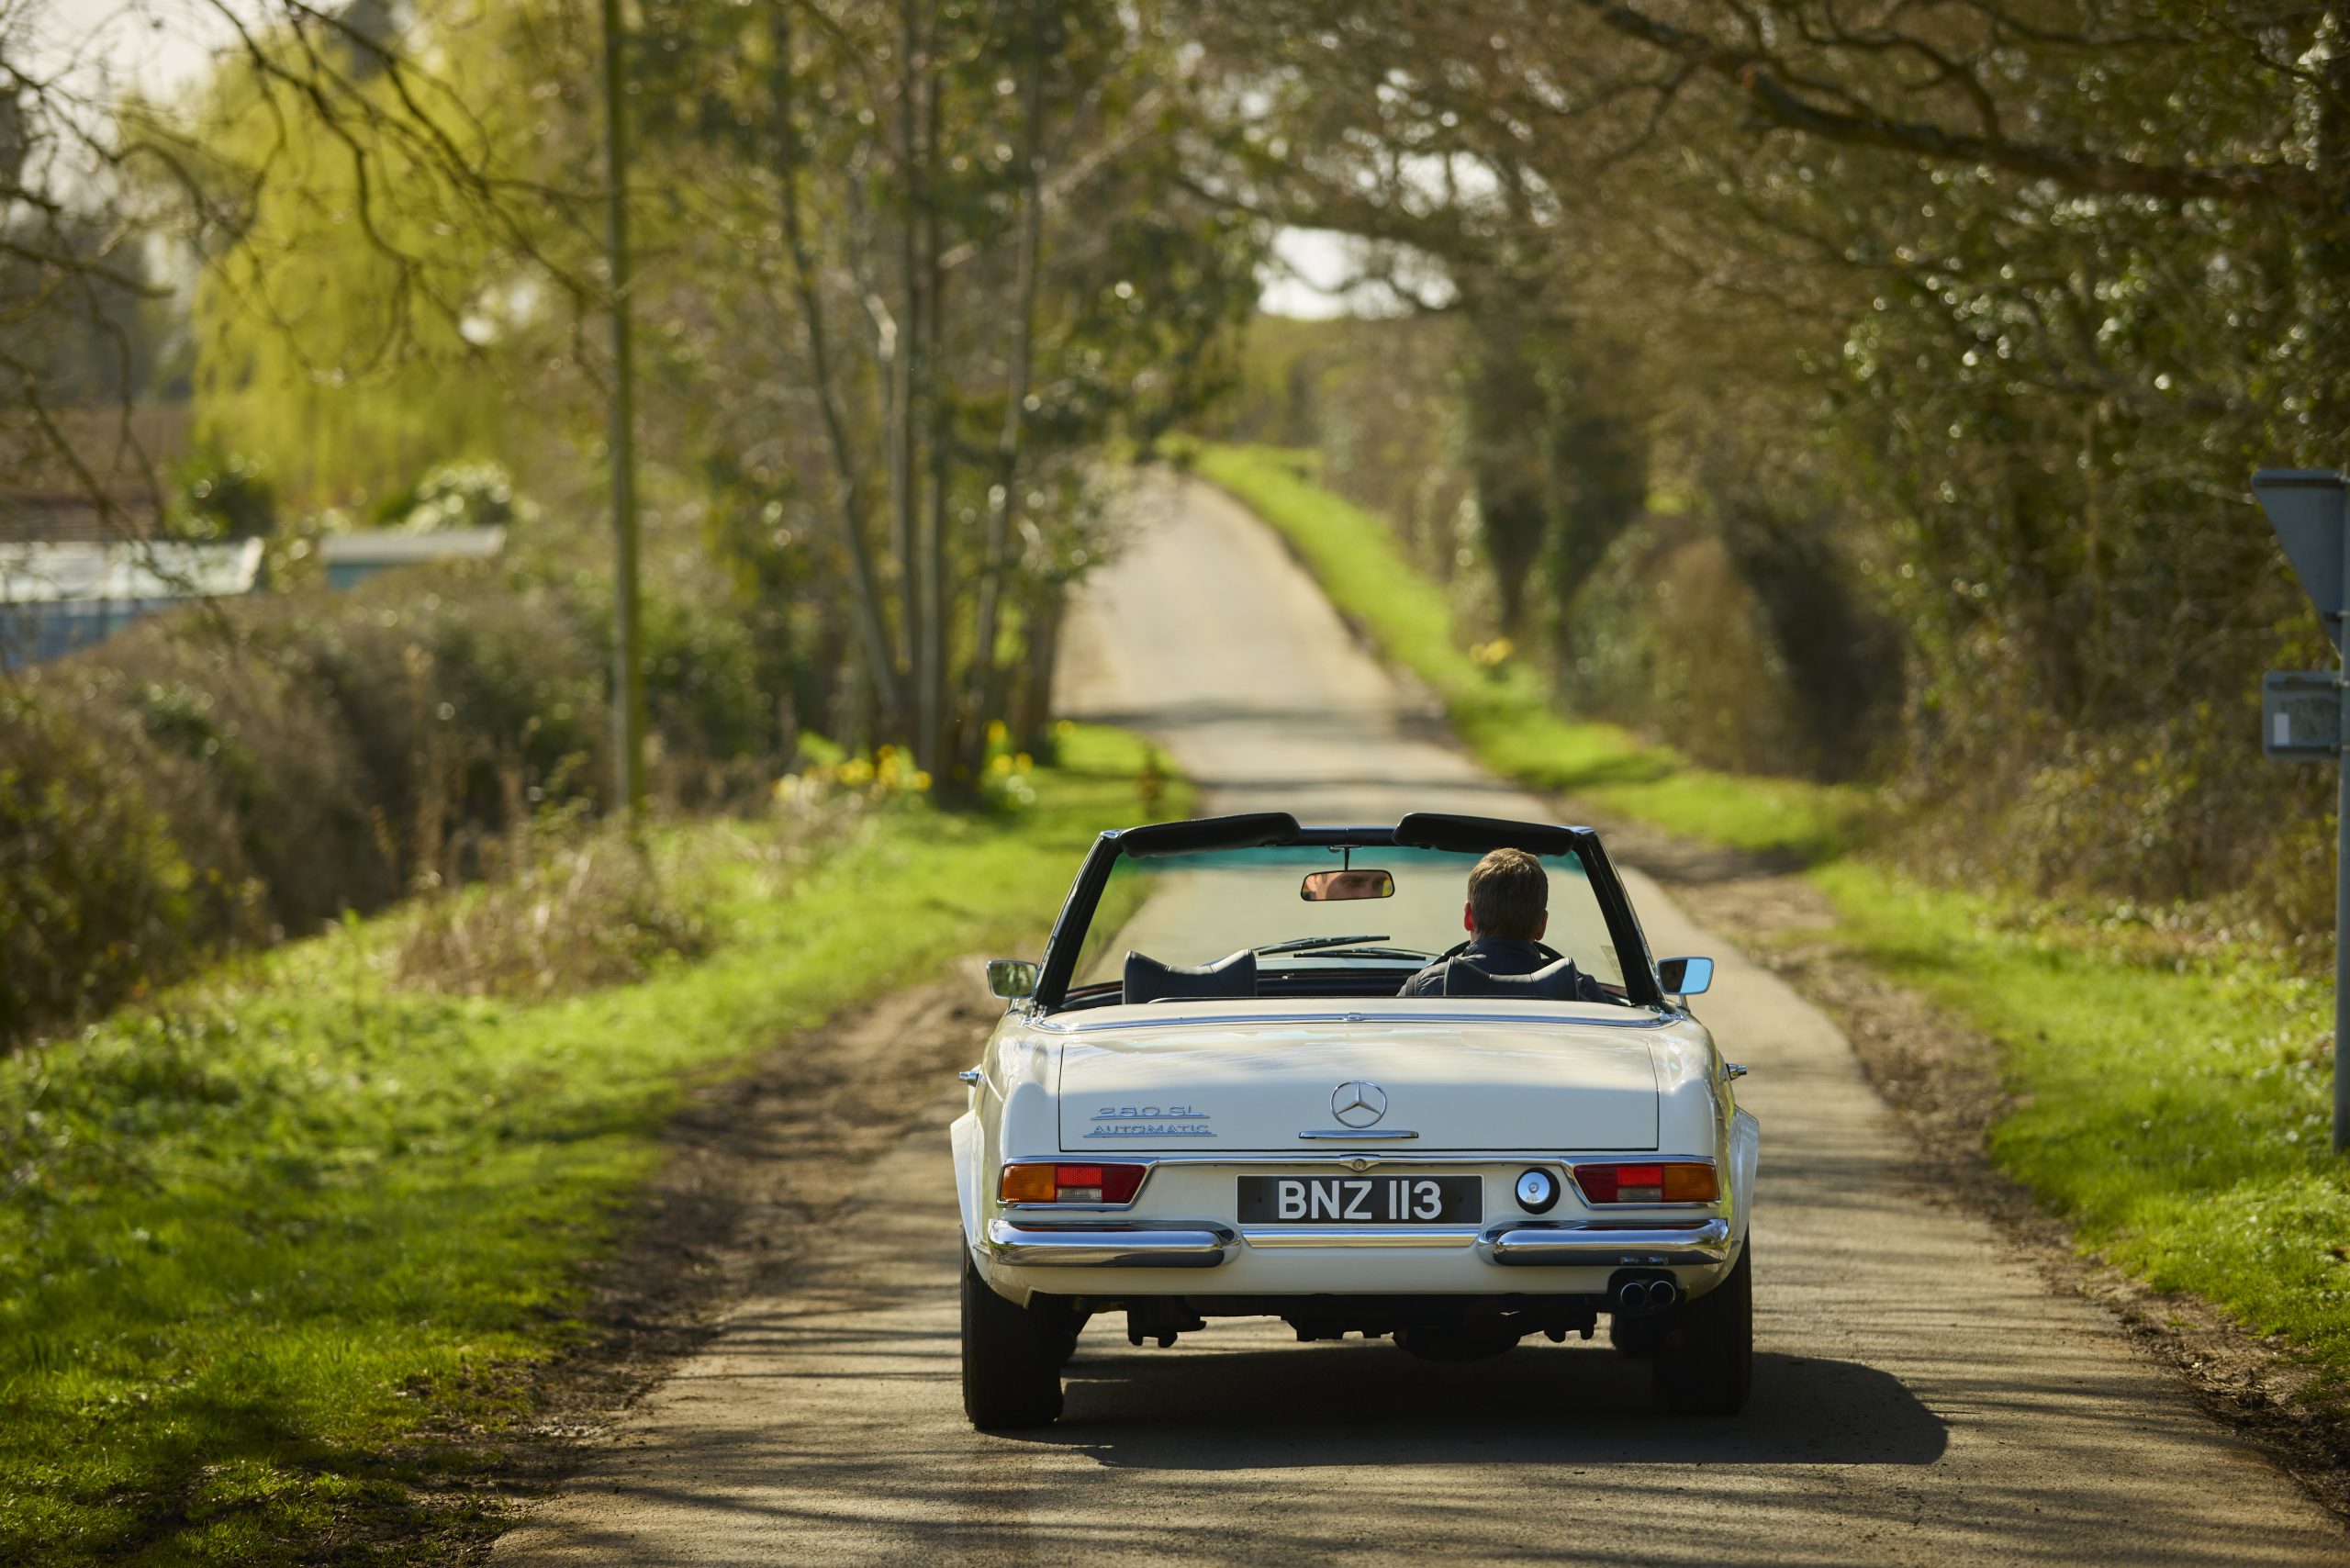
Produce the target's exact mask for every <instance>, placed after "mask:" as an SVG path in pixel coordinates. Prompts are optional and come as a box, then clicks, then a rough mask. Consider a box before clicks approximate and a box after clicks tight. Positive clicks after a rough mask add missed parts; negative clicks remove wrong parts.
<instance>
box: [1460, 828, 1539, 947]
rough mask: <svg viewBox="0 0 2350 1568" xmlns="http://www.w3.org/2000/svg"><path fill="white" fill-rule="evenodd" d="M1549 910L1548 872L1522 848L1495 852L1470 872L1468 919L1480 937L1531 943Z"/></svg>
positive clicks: (1479, 862)
mask: <svg viewBox="0 0 2350 1568" xmlns="http://www.w3.org/2000/svg"><path fill="white" fill-rule="evenodd" d="M1548 913H1550V873H1548V872H1547V871H1545V870H1543V869H1542V862H1541V861H1539V860H1537V859H1536V858H1535V857H1533V856H1531V855H1528V854H1527V852H1526V851H1525V850H1523V849H1496V850H1494V852H1493V853H1492V854H1490V855H1488V856H1486V857H1484V858H1483V860H1480V861H1478V862H1477V864H1476V865H1475V866H1474V867H1473V868H1472V869H1471V870H1470V872H1469V918H1470V919H1471V920H1472V921H1474V922H1475V923H1476V925H1477V935H1480V936H1500V937H1504V938H1508V939H1515V940H1516V941H1520V942H1531V941H1533V940H1534V938H1535V937H1536V936H1538V935H1540V934H1541V931H1542V920H1543V916H1545V915H1546V914H1548Z"/></svg>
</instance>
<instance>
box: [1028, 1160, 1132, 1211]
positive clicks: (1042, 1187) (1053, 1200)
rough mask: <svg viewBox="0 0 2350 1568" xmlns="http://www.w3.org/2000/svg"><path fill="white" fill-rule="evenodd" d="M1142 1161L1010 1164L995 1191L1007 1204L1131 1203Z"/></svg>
mask: <svg viewBox="0 0 2350 1568" xmlns="http://www.w3.org/2000/svg"><path fill="white" fill-rule="evenodd" d="M1148 1169H1149V1167H1147V1166H1143V1165H1101V1164H1093V1165H1060V1164H1036V1165H1007V1166H1005V1167H1004V1168H1003V1176H1002V1180H1001V1181H1000V1182H998V1183H997V1185H996V1195H997V1196H999V1197H1001V1198H1002V1200H1003V1201H1004V1202H1005V1203H1007V1204H1130V1203H1132V1202H1134V1197H1135V1193H1137V1192H1139V1191H1140V1190H1141V1189H1142V1178H1143V1172H1144V1171H1145V1170H1148Z"/></svg>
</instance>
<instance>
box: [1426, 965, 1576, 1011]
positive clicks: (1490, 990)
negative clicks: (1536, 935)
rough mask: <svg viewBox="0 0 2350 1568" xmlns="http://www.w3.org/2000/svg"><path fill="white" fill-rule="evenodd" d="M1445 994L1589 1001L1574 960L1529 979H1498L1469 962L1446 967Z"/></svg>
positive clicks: (1535, 972) (1528, 999)
mask: <svg viewBox="0 0 2350 1568" xmlns="http://www.w3.org/2000/svg"><path fill="white" fill-rule="evenodd" d="M1444 994H1445V995H1447V996H1489V997H1499V998H1514V999H1516V1000H1517V1001H1520V1002H1582V1001H1585V1000H1587V997H1586V994H1585V991H1584V980H1583V971H1581V970H1580V969H1576V968H1575V961H1574V960H1573V959H1572V958H1561V959H1560V960H1559V961H1558V962H1557V963H1555V964H1546V965H1544V966H1543V967H1542V968H1540V969H1536V970H1535V971H1534V972H1533V973H1532V974H1527V975H1497V974H1494V973H1493V972H1492V971H1491V970H1488V969H1479V968H1478V967H1477V966H1476V965H1475V964H1473V963H1471V962H1470V961H1469V960H1468V959H1467V958H1455V959H1453V960H1452V961H1451V962H1450V963H1449V964H1447V965H1445V966H1444Z"/></svg>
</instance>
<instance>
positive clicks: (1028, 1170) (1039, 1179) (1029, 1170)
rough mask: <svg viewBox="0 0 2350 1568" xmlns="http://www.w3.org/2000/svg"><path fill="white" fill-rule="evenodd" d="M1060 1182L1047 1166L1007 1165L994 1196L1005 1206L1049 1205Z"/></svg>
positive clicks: (1051, 1168) (1052, 1170)
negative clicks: (999, 1198) (1005, 1204)
mask: <svg viewBox="0 0 2350 1568" xmlns="http://www.w3.org/2000/svg"><path fill="white" fill-rule="evenodd" d="M1059 1186H1060V1182H1058V1180H1057V1176H1056V1172H1055V1170H1054V1168H1053V1167H1052V1166H1049V1165H1007V1166H1005V1167H1004V1168H1003V1180H1002V1182H1000V1183H999V1184H998V1185H997V1187H996V1194H997V1196H999V1197H1001V1198H1002V1200H1003V1201H1004V1202H1005V1203H1007V1204H1049V1203H1051V1202H1052V1201H1053V1199H1054V1197H1055V1196H1056V1195H1057V1190H1058V1188H1059Z"/></svg>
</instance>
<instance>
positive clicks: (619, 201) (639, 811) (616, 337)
mask: <svg viewBox="0 0 2350 1568" xmlns="http://www.w3.org/2000/svg"><path fill="white" fill-rule="evenodd" d="M621 44H622V39H621V0H604V184H605V190H606V197H605V200H606V204H607V205H606V209H605V220H606V225H607V228H606V241H605V243H606V250H607V252H609V262H610V267H611V280H612V297H611V311H612V409H611V416H612V427H611V449H612V745H613V749H614V750H615V751H616V752H617V753H618V754H619V755H618V759H617V766H618V779H617V784H618V789H619V794H620V805H621V811H622V812H624V813H625V814H626V815H627V818H628V821H629V823H630V826H631V827H632V828H633V827H634V826H635V825H636V824H637V823H639V822H640V821H641V820H642V819H643V814H644V670H643V660H642V658H641V657H640V656H639V651H638V650H639V646H640V643H641V638H640V635H639V624H638V619H637V585H636V577H637V571H636V554H637V552H636V521H637V520H636V358H635V353H634V350H633V348H632V344H631V342H630V341H629V257H628V117H627V115H626V113H625V112H624V105H625V101H626V93H625V83H624V80H623V72H622V69H621Z"/></svg>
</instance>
